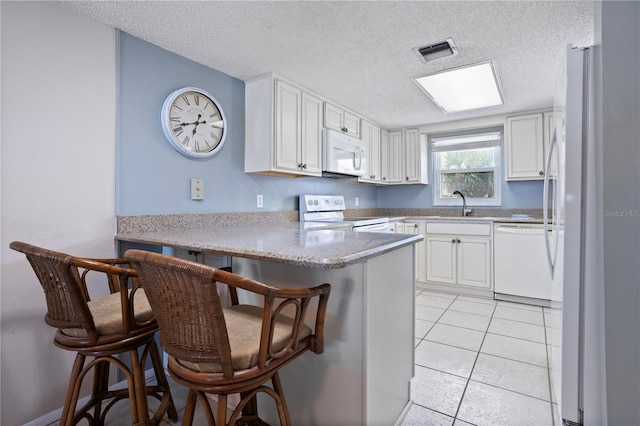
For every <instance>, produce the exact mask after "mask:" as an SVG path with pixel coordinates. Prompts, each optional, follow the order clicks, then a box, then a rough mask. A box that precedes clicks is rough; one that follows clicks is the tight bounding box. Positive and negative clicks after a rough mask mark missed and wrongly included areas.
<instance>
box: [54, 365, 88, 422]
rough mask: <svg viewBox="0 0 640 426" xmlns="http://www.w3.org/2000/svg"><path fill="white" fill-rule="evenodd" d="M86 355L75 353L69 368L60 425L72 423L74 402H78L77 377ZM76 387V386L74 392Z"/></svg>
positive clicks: (78, 385) (78, 386) (78, 384)
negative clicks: (71, 365) (67, 385)
mask: <svg viewBox="0 0 640 426" xmlns="http://www.w3.org/2000/svg"><path fill="white" fill-rule="evenodd" d="M85 359H86V357H85V356H84V355H82V354H80V353H78V354H77V355H76V360H75V361H74V363H73V369H72V370H71V377H70V378H69V387H68V389H67V396H66V397H65V401H64V408H63V409H62V417H61V418H60V424H61V425H62V426H71V425H73V415H74V414H75V409H76V404H77V403H78V395H77V394H78V393H79V392H80V389H79V388H80V383H77V382H78V378H79V376H80V372H81V371H82V367H83V366H84V361H85ZM76 388H78V390H77V392H76Z"/></svg>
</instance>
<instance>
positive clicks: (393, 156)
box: [382, 129, 428, 184]
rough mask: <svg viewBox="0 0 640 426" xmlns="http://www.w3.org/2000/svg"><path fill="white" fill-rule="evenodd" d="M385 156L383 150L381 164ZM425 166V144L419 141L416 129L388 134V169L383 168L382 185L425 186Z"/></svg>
mask: <svg viewBox="0 0 640 426" xmlns="http://www.w3.org/2000/svg"><path fill="white" fill-rule="evenodd" d="M385 154H386V152H384V148H383V157H382V161H383V164H385V163H384V160H385V157H384V155H385ZM427 164H428V163H427V152H426V143H424V142H423V141H422V140H421V137H420V133H419V132H418V129H403V130H394V131H391V132H389V146H388V160H387V163H386V166H387V167H388V169H386V170H385V169H384V167H383V172H382V174H383V180H382V183H389V184H427V183H428V178H427V176H428V170H427ZM385 177H386V179H384V178H385Z"/></svg>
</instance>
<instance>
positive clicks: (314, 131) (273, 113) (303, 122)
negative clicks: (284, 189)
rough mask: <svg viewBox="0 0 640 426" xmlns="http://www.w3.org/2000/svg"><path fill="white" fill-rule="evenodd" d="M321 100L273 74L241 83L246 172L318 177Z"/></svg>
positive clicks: (319, 165) (320, 163)
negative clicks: (243, 107) (243, 95)
mask: <svg viewBox="0 0 640 426" xmlns="http://www.w3.org/2000/svg"><path fill="white" fill-rule="evenodd" d="M322 104H323V102H322V100H321V99H320V98H318V97H317V96H315V95H313V94H311V93H309V92H307V91H305V90H304V89H301V88H299V87H297V86H295V85H294V84H291V83H288V82H286V81H283V80H281V79H279V78H276V77H274V76H268V77H264V78H261V79H258V80H253V81H248V82H246V83H245V155H244V169H245V172H246V173H264V174H275V175H296V176H321V175H322Z"/></svg>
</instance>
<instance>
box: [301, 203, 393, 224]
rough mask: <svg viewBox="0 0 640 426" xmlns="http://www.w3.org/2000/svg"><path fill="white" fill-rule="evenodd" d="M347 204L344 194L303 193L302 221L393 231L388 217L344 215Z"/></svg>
mask: <svg viewBox="0 0 640 426" xmlns="http://www.w3.org/2000/svg"><path fill="white" fill-rule="evenodd" d="M345 209H346V204H345V202H344V196H342V195H301V196H300V222H304V223H305V228H306V227H312V226H313V225H314V224H326V223H335V224H351V229H352V230H353V231H356V232H381V233H393V232H394V226H393V224H392V223H390V222H389V218H388V217H348V218H345V217H344V210H345Z"/></svg>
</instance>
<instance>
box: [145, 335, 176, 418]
mask: <svg viewBox="0 0 640 426" xmlns="http://www.w3.org/2000/svg"><path fill="white" fill-rule="evenodd" d="M149 354H150V355H151V363H152V364H153V371H154V372H155V375H156V381H157V382H158V386H159V387H160V388H161V389H162V400H161V401H160V407H158V411H157V412H156V415H155V416H154V420H157V421H160V420H161V419H162V417H163V416H164V413H165V412H166V413H167V417H169V419H170V420H171V421H173V422H177V421H178V412H177V411H176V406H175V404H174V402H173V396H172V395H171V388H170V386H169V381H168V380H167V376H166V374H165V372H164V366H163V365H162V359H161V358H160V352H159V351H158V345H157V344H156V341H155V340H152V341H151V342H150V343H149Z"/></svg>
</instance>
